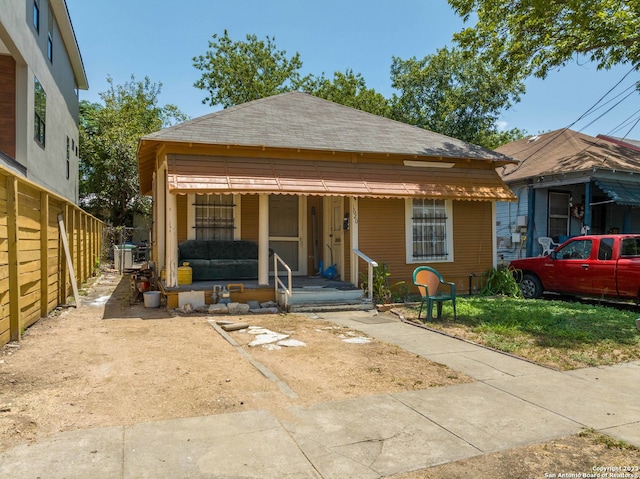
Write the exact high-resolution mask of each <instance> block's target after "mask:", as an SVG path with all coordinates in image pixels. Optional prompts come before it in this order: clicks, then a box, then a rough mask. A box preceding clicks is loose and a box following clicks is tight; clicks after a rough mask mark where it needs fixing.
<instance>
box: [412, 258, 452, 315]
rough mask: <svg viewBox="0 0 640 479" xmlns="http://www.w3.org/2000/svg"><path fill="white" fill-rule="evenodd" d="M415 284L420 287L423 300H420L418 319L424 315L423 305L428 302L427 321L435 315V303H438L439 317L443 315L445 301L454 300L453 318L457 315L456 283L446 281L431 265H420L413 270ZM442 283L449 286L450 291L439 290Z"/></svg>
mask: <svg viewBox="0 0 640 479" xmlns="http://www.w3.org/2000/svg"><path fill="white" fill-rule="evenodd" d="M413 284H415V285H416V286H417V287H418V291H420V296H421V298H422V301H421V302H420V310H419V311H418V319H420V318H421V315H422V306H423V305H424V303H425V302H426V303H427V321H431V319H432V316H433V305H434V304H436V306H437V310H438V316H437V317H436V319H439V318H440V316H442V303H443V302H444V301H452V302H453V320H454V321H455V320H456V319H457V316H456V285H455V284H454V283H450V282H447V281H444V280H443V279H442V275H441V274H440V273H438V271H436V270H435V269H433V268H431V267H429V266H419V267H417V268H416V269H415V271H414V272H413ZM441 285H445V286H448V287H449V291H448V292H447V291H438V289H439V288H440V286H441Z"/></svg>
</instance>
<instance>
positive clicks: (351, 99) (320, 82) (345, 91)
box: [303, 69, 391, 117]
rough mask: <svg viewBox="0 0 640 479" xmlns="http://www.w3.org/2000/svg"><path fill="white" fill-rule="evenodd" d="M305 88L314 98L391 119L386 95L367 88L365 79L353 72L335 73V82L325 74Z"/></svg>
mask: <svg viewBox="0 0 640 479" xmlns="http://www.w3.org/2000/svg"><path fill="white" fill-rule="evenodd" d="M303 88H304V89H305V90H306V91H308V92H309V93H311V94H312V95H314V96H317V97H319V98H324V99H325V100H329V101H332V102H334V103H339V104H341V105H346V106H350V107H351V108H356V109H358V110H362V111H366V112H369V113H373V114H374V115H379V116H385V117H389V116H390V115H391V109H390V106H389V102H388V101H387V99H386V98H385V97H384V95H382V94H380V93H378V92H376V91H375V90H374V89H373V88H367V84H366V82H365V80H364V77H363V76H362V75H361V74H360V73H358V74H354V73H353V70H351V69H347V70H346V71H345V72H344V73H342V72H335V73H334V74H333V81H331V80H329V79H328V78H325V76H324V73H323V74H322V75H321V76H319V77H313V76H312V77H309V79H308V80H307V81H306V82H305V84H304V85H303Z"/></svg>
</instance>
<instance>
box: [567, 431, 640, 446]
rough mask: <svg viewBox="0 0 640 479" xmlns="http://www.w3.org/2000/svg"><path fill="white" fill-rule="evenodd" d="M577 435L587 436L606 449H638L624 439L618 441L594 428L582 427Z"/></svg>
mask: <svg viewBox="0 0 640 479" xmlns="http://www.w3.org/2000/svg"><path fill="white" fill-rule="evenodd" d="M577 435H578V437H586V438H589V439H590V440H591V441H592V442H593V443H594V444H601V445H603V446H604V447H606V448H607V449H620V450H630V451H640V449H639V448H637V447H636V446H634V445H632V444H629V443H627V442H624V441H619V440H618V439H614V438H612V437H611V436H607V435H606V434H602V433H600V432H598V431H596V430H595V429H591V428H589V429H583V430H582V431H580V432H579V433H578V434H577Z"/></svg>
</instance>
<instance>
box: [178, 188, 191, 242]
mask: <svg viewBox="0 0 640 479" xmlns="http://www.w3.org/2000/svg"><path fill="white" fill-rule="evenodd" d="M177 200H178V201H177V210H176V211H177V213H178V244H179V243H181V242H182V241H186V240H187V238H188V236H189V232H188V227H187V209H188V207H187V202H188V197H187V196H186V195H178V198H177Z"/></svg>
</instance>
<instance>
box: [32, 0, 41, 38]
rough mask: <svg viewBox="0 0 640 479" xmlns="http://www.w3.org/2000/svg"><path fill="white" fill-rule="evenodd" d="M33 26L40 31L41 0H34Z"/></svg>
mask: <svg viewBox="0 0 640 479" xmlns="http://www.w3.org/2000/svg"><path fill="white" fill-rule="evenodd" d="M33 26H34V27H35V29H36V32H38V33H40V0H33Z"/></svg>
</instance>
